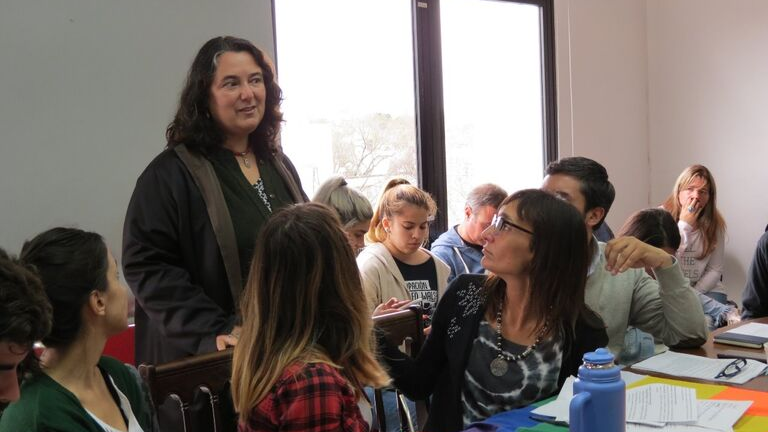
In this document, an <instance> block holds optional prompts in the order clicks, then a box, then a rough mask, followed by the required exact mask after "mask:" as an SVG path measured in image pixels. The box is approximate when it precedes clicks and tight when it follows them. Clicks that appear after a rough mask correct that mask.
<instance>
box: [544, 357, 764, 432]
mask: <svg viewBox="0 0 768 432" xmlns="http://www.w3.org/2000/svg"><path fill="white" fill-rule="evenodd" d="M638 377H639V378H642V377H643V376H642V375H638V374H633V373H629V372H623V371H622V378H623V379H626V380H628V381H630V382H635V381H637V379H638ZM574 380H575V378H574V377H569V378H568V379H567V380H566V381H565V383H564V384H563V388H562V390H561V391H560V394H559V395H558V396H557V399H555V400H554V401H552V402H550V403H548V404H546V405H543V406H540V407H538V408H536V409H535V410H533V411H532V414H533V415H535V416H541V417H539V418H540V419H541V418H542V417H546V418H547V421H550V422H557V423H566V424H567V423H568V420H569V409H570V403H571V399H572V398H573V382H574ZM638 395H641V396H642V397H639V396H638ZM649 397H650V398H651V400H643V398H645V399H647V398H649ZM695 398H696V391H695V390H694V389H691V388H687V387H680V386H672V385H669V384H648V385H645V386H641V387H636V388H634V389H630V390H627V411H626V413H627V419H628V421H629V420H634V421H637V422H638V423H627V432H714V431H719V432H733V429H732V427H733V425H734V424H736V422H737V421H738V420H739V419H740V418H741V416H742V415H744V412H746V410H747V409H748V408H749V407H750V405H752V401H723V400H696V399H695ZM638 400H639V401H640V403H642V404H644V405H645V406H643V407H639V406H636V404H637V403H638ZM691 400H693V404H691ZM649 404H660V405H663V408H664V410H666V411H664V410H661V409H649V407H648V405H649ZM641 411H645V412H646V414H647V413H654V414H653V415H643V416H641V415H638V413H639V412H641ZM662 419H669V420H666V421H673V420H674V421H688V422H689V423H688V424H684V423H665V422H664V421H662Z"/></svg>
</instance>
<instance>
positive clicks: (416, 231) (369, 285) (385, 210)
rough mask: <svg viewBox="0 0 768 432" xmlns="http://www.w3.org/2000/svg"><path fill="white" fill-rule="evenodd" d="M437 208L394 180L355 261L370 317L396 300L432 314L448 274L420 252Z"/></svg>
mask: <svg viewBox="0 0 768 432" xmlns="http://www.w3.org/2000/svg"><path fill="white" fill-rule="evenodd" d="M436 211H437V206H436V205H435V201H434V200H433V199H432V197H431V196H430V195H429V194H428V193H427V192H425V191H423V190H421V189H419V188H417V187H416V186H413V185H411V184H410V183H408V181H406V180H403V179H394V180H390V182H389V183H388V184H387V186H386V187H385V189H384V192H383V193H382V195H381V197H380V198H379V203H378V205H377V207H376V210H375V212H374V214H373V218H372V219H371V225H370V228H369V229H368V233H367V234H366V239H367V240H368V243H369V245H368V246H366V248H365V249H363V251H362V252H361V253H360V255H359V256H358V257H357V265H358V267H359V268H360V274H361V276H362V280H363V289H364V290H365V294H366V297H367V299H368V306H369V308H370V311H371V313H373V310H374V308H375V307H376V306H378V305H379V304H381V303H385V302H387V301H389V300H390V299H392V298H395V299H397V300H399V301H403V300H412V301H416V302H419V303H420V304H421V305H422V307H423V308H424V311H425V313H426V314H428V315H429V314H431V312H432V310H434V307H435V306H436V305H437V300H438V299H439V297H440V296H441V295H442V294H443V293H444V292H445V288H446V286H447V284H448V275H449V274H450V269H449V268H448V266H447V265H446V264H445V263H444V262H442V261H441V260H440V259H439V258H437V257H435V256H434V255H432V253H431V252H430V251H429V250H427V249H425V248H424V247H422V245H423V244H424V242H425V241H426V240H427V237H428V236H429V222H430V221H431V220H432V219H433V218H434V216H435V212H436Z"/></svg>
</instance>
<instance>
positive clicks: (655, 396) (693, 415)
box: [627, 384, 752, 432]
mask: <svg viewBox="0 0 768 432" xmlns="http://www.w3.org/2000/svg"><path fill="white" fill-rule="evenodd" d="M750 405H752V402H751V401H721V400H696V390H694V389H692V388H687V387H679V386H673V385H668V384H649V385H645V386H640V387H636V388H633V389H631V390H627V432H640V431H643V432H644V431H654V432H658V431H665V432H667V431H686V432H698V431H701V432H712V431H722V432H732V430H733V425H734V424H736V422H737V421H738V420H739V418H741V416H742V415H744V412H746V411H747V409H748V408H749V406H750Z"/></svg>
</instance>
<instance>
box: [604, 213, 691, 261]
mask: <svg viewBox="0 0 768 432" xmlns="http://www.w3.org/2000/svg"><path fill="white" fill-rule="evenodd" d="M621 236H632V237H635V238H637V239H638V240H640V241H641V242H643V243H647V244H649V245H651V246H653V247H657V248H659V249H661V248H665V247H667V248H671V249H674V250H675V251H677V248H679V247H680V241H681V240H680V230H679V229H678V228H677V224H676V223H675V219H674V218H672V215H671V214H669V212H668V211H666V210H664V209H660V208H649V209H645V210H640V211H638V212H635V213H634V214H633V215H632V216H630V217H629V219H627V221H626V222H625V223H624V226H622V227H621V230H619V237H621Z"/></svg>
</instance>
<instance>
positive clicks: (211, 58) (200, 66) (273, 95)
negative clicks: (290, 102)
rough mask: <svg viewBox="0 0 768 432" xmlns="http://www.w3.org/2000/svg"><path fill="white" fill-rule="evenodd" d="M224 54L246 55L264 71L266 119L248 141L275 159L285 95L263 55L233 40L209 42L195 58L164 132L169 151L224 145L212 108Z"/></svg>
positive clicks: (261, 153)
mask: <svg viewBox="0 0 768 432" xmlns="http://www.w3.org/2000/svg"><path fill="white" fill-rule="evenodd" d="M225 52H247V53H249V54H250V55H251V56H252V57H253V59H254V61H256V64H258V65H259V67H260V68H261V70H262V73H263V76H264V85H265V87H266V91H267V99H266V101H265V110H264V118H262V119H261V123H259V126H258V127H257V128H256V130H255V131H253V132H251V134H250V136H249V137H248V141H249V144H250V146H251V150H252V151H253V152H254V153H255V154H256V155H257V156H259V157H262V158H264V157H266V158H269V157H272V156H273V155H274V154H275V153H277V152H278V151H279V150H280V148H279V142H278V137H279V134H280V124H281V123H282V121H283V113H282V112H281V111H280V103H281V102H282V99H283V92H282V90H281V89H280V86H278V85H277V82H276V81H275V73H274V69H273V67H272V64H271V63H270V62H269V61H268V60H267V57H266V56H265V55H264V53H263V52H262V51H261V50H260V49H258V48H256V47H255V46H254V45H253V44H252V43H251V42H249V41H247V40H245V39H240V38H236V37H232V36H219V37H215V38H213V39H211V40H209V41H208V42H206V43H205V45H203V46H202V48H200V51H198V53H197V55H196V56H195V59H194V61H193V62H192V66H191V67H190V68H189V73H188V74H187V80H186V82H185V84H184V89H183V90H182V91H181V98H180V99H179V108H178V110H177V111H176V116H175V117H174V118H173V121H172V122H171V123H170V124H169V125H168V128H167V129H166V131H165V138H166V140H167V142H168V147H175V146H177V145H179V144H185V145H186V146H187V147H188V148H190V149H192V150H198V151H200V152H203V153H205V152H206V151H207V150H208V149H210V148H214V147H219V146H221V145H222V144H223V143H224V133H223V132H222V130H221V128H219V126H218V125H217V124H216V122H215V121H214V119H213V117H212V116H211V115H210V112H209V105H210V93H211V84H212V83H213V77H214V75H215V73H216V67H217V60H218V58H219V56H220V55H221V54H223V53H225Z"/></svg>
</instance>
